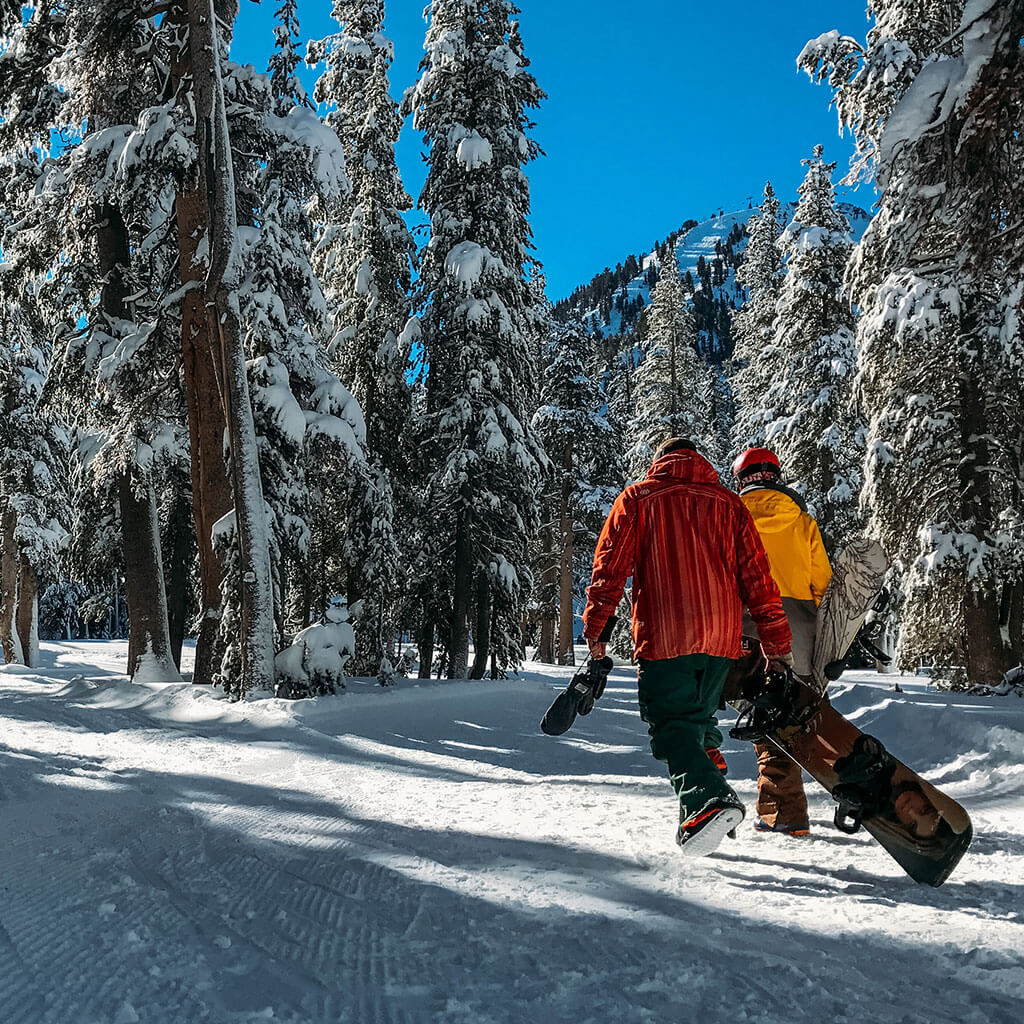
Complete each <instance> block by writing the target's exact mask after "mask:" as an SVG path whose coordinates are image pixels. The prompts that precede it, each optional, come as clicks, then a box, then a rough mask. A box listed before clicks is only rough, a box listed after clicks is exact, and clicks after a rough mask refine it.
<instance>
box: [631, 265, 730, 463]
mask: <svg viewBox="0 0 1024 1024" xmlns="http://www.w3.org/2000/svg"><path fill="white" fill-rule="evenodd" d="M696 345H697V336H696V330H695V328H694V322H693V314H692V313H691V311H690V310H689V308H688V307H687V304H686V297H685V294H684V292H683V286H682V283H681V282H680V280H679V268H678V265H677V263H676V256H675V250H674V249H673V248H671V247H670V248H669V249H668V251H667V253H666V255H665V258H664V260H663V262H662V266H661V274H660V277H659V279H658V286H657V288H656V289H655V291H654V296H653V301H652V302H651V305H650V307H648V316H647V336H646V340H645V341H644V345H643V359H642V361H641V363H640V365H639V366H638V367H637V369H636V370H635V371H634V374H633V402H634V406H633V412H632V417H631V421H630V425H629V427H628V428H627V432H626V437H627V443H628V451H627V455H626V458H627V462H628V465H629V475H630V478H631V479H633V480H639V479H641V478H642V477H643V476H644V474H645V473H646V472H647V468H648V467H649V466H650V464H651V459H652V457H653V455H654V452H655V450H656V449H657V447H658V445H659V444H661V442H662V441H664V440H665V439H666V438H669V437H683V438H688V439H690V440H692V441H694V443H695V444H696V445H697V447H698V448H703V449H705V450H706V449H707V447H708V442H709V440H711V437H712V433H713V432H712V430H711V409H710V405H709V398H710V391H711V374H710V371H709V369H708V366H707V364H706V363H705V362H704V360H703V359H702V358H701V357H700V356H699V355H698V354H697V349H696Z"/></svg>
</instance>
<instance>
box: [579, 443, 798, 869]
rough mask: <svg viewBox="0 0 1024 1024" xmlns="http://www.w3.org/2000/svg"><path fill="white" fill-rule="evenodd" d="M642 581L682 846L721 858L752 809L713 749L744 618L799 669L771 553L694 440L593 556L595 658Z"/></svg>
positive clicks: (654, 727)
mask: <svg viewBox="0 0 1024 1024" xmlns="http://www.w3.org/2000/svg"><path fill="white" fill-rule="evenodd" d="M630 576H632V577H633V623H632V625H633V646H634V653H635V657H636V658H637V660H638V663H639V670H638V691H639V703H640V714H641V717H642V718H643V720H644V721H645V722H646V723H647V727H648V732H649V734H650V737H651V752H652V754H653V755H654V757H655V758H657V759H658V760H659V761H663V762H665V763H666V764H667V765H668V771H669V777H670V779H671V782H672V787H673V789H674V790H675V792H676V795H677V797H678V798H679V829H678V831H677V833H676V841H677V842H678V843H679V845H680V846H682V847H683V849H684V851H685V852H687V853H691V854H696V855H702V854H705V853H710V852H711V851H712V850H713V849H714V848H715V847H716V846H717V845H718V843H719V842H720V841H721V839H722V837H723V836H724V835H725V834H726V833H727V832H729V831H731V830H732V829H733V828H734V827H735V826H736V825H738V824H739V823H740V822H741V821H742V820H743V817H744V813H745V811H744V807H743V804H742V802H741V801H740V799H739V797H738V796H737V795H736V793H735V791H734V790H733V789H732V787H731V786H730V785H729V784H728V783H727V782H726V781H725V778H724V776H723V773H722V772H721V771H719V770H718V768H717V767H716V766H715V765H714V764H713V763H712V761H711V760H710V759H709V757H708V754H707V753H706V752H705V748H706V747H717V745H718V743H717V742H716V741H715V738H716V736H717V738H718V740H720V737H721V734H720V733H717V728H716V722H715V714H716V712H717V710H718V705H719V700H720V697H721V693H722V685H723V683H724V682H725V678H726V675H727V674H728V671H729V667H730V665H731V663H732V661H733V659H736V658H739V657H740V656H741V655H742V647H741V632H742V628H741V624H742V616H743V607H744V606H746V607H747V608H748V609H749V610H750V614H751V615H752V616H753V618H754V621H755V623H756V624H757V630H758V635H759V637H760V639H761V643H762V646H763V648H764V651H765V653H766V655H767V656H768V658H769V659H770V660H773V661H778V662H781V663H784V664H786V665H791V664H792V655H791V654H790V643H791V639H790V632H789V624H788V622H787V620H786V614H785V612H784V611H783V609H782V602H781V599H780V597H779V589H778V587H777V586H776V585H775V582H774V580H773V579H772V575H771V571H770V569H769V566H768V559H767V557H766V555H765V552H764V547H763V546H762V544H761V541H760V539H759V537H758V535H757V530H756V529H755V528H754V523H753V520H752V519H751V518H750V513H749V512H748V511H747V510H746V508H745V507H744V505H743V502H742V501H740V499H739V496H738V495H736V494H733V493H732V492H731V491H729V490H727V489H726V488H725V487H722V486H721V485H720V484H719V482H718V474H717V473H716V472H715V469H714V467H713V466H712V465H711V464H710V463H709V462H708V461H707V460H706V459H704V458H703V457H702V456H700V455H699V454H698V453H697V451H696V448H695V447H694V445H693V444H692V443H691V442H690V441H686V440H683V439H682V438H670V439H669V440H667V441H665V442H664V443H663V444H662V445H661V446H660V447H659V449H658V451H657V452H656V453H655V456H654V461H653V462H652V464H651V468H650V470H649V471H648V474H647V477H646V478H645V479H644V480H641V481H640V482H639V483H636V484H633V485H632V486H630V487H627V488H626V490H625V491H623V492H622V494H620V495H619V496H618V498H617V499H616V500H615V504H614V505H613V506H612V510H611V512H610V514H609V515H608V519H607V521H606V522H605V524H604V528H603V529H602V531H601V536H600V538H599V539H598V542H597V548H596V550H595V552H594V568H593V573H592V576H591V582H590V586H589V587H588V588H587V606H586V608H585V610H584V612H583V634H584V636H585V637H586V638H587V642H588V644H589V646H590V652H591V655H592V656H593V657H595V658H603V657H604V655H605V646H606V645H605V644H603V643H601V642H600V641H599V640H598V638H599V637H600V636H601V632H602V630H603V629H604V627H605V625H606V623H607V622H608V619H609V618H610V617H611V616H612V615H613V614H614V612H615V610H616V609H617V608H618V605H619V601H620V600H621V598H622V592H623V589H624V587H625V584H626V580H627V579H628V578H629V577H630Z"/></svg>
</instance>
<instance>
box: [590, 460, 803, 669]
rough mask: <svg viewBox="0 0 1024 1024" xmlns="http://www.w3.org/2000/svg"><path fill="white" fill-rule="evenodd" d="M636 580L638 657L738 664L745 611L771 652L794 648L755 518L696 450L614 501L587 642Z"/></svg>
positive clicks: (664, 463)
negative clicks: (706, 658) (695, 657)
mask: <svg viewBox="0 0 1024 1024" xmlns="http://www.w3.org/2000/svg"><path fill="white" fill-rule="evenodd" d="M630 576H632V577H633V645H634V649H635V652H636V657H637V658H643V659H645V660H658V659H661V658H676V657H680V656H681V655H684V654H710V655H713V656H715V657H721V658H739V657H740V656H741V653H742V651H741V649H740V635H741V622H742V615H743V606H744V605H746V606H747V607H748V608H749V609H750V614H751V617H752V618H753V619H754V622H755V623H756V624H757V629H758V634H759V635H760V637H761V643H762V646H763V647H764V651H765V654H767V655H769V656H770V655H775V654H780V655H781V654H786V653H788V651H789V649H790V643H791V637H790V633H789V624H788V623H787V621H786V615H785V612H784V611H783V610H782V601H781V599H780V598H779V589H778V587H777V586H776V585H775V581H774V580H773V579H772V575H771V571H770V569H769V566H768V558H767V556H766V555H765V552H764V547H763V546H762V544H761V540H760V538H759V537H758V535H757V530H756V529H755V528H754V522H753V520H752V519H751V517H750V513H749V512H748V511H747V510H746V508H745V507H744V505H743V502H742V501H740V499H739V496H738V495H736V494H733V493H732V492H731V491H728V490H726V488H724V487H722V486H721V485H720V484H719V483H718V474H717V473H716V472H715V470H714V467H713V466H712V465H711V463H709V462H708V461H707V460H706V459H704V458H702V457H701V456H700V455H698V454H697V453H696V452H691V451H677V452H671V453H670V454H668V455H666V456H664V457H663V458H661V459H659V460H658V461H657V462H655V463H654V464H653V465H652V466H651V468H650V470H649V472H648V474H647V479H646V480H641V481H640V482H639V483H636V484H633V485H632V486H631V487H627V488H626V490H625V491H623V492H622V494H620V495H619V496H618V498H616V500H615V504H614V505H613V506H612V510H611V513H610V514H609V516H608V519H607V521H606V522H605V524H604V529H603V530H602V531H601V537H600V539H599V540H598V542H597V549H596V550H595V552H594V571H593V575H592V576H591V582H590V586H589V587H588V588H587V607H586V609H585V610H584V612H583V632H584V635H585V636H587V637H589V638H591V639H596V638H597V637H599V636H600V635H601V631H602V630H603V629H604V627H605V624H606V623H607V622H608V619H609V617H610V616H612V615H613V614H614V613H615V610H616V609H617V608H618V605H619V601H620V600H621V599H622V591H623V588H624V587H625V584H626V580H627V579H628V578H629V577H630Z"/></svg>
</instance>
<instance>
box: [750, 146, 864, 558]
mask: <svg viewBox="0 0 1024 1024" xmlns="http://www.w3.org/2000/svg"><path fill="white" fill-rule="evenodd" d="M804 164H805V166H806V167H807V175H806V177H805V179H804V182H803V184H802V185H801V186H800V189H799V192H800V201H799V203H798V204H797V208H796V212H795V214H794V216H793V220H792V222H791V223H790V224H789V225H788V226H787V227H786V230H785V231H784V232H783V235H782V238H781V240H780V241H781V246H782V251H783V254H784V256H785V261H786V276H785V279H784V281H783V282H782V286H781V289H780V292H779V299H778V303H777V306H776V316H775V323H774V325H773V331H774V337H773V339H772V344H771V348H770V349H769V351H768V352H767V353H765V354H764V355H763V356H762V358H761V363H762V364H763V365H762V366H761V372H762V373H764V374H766V375H767V378H768V380H767V383H766V385H765V390H764V399H763V408H765V409H768V410H771V415H772V417H773V418H772V420H771V422H770V423H768V424H767V427H766V431H765V442H766V443H767V444H768V446H769V447H771V448H772V449H773V450H774V451H775V453H776V454H777V455H778V456H779V459H780V461H781V462H782V467H783V473H784V475H785V477H786V478H787V479H790V480H792V481H793V482H794V486H795V487H796V489H797V490H799V491H800V492H801V493H803V494H804V495H805V496H806V498H807V501H808V506H809V508H810V511H811V513H812V514H813V515H814V516H815V517H816V518H817V520H818V524H819V526H820V527H821V531H822V535H823V537H824V538H825V543H826V546H827V547H829V548H830V549H831V550H834V551H838V549H839V547H841V546H842V545H843V544H844V543H845V541H846V540H848V539H849V537H850V536H851V535H852V533H853V532H854V531H855V530H856V529H857V528H858V526H859V519H858V513H857V497H858V495H859V493H860V484H861V478H860V469H859V465H860V462H861V459H862V449H861V444H862V435H863V425H862V423H861V421H860V419H859V417H858V416H857V414H856V412H855V410H854V408H853V403H852V382H853V374H854V368H855V363H856V352H855V346H854V327H855V322H854V314H853V311H852V309H851V307H850V302H849V299H848V298H847V296H846V294H845V290H844V287H843V275H844V274H845V272H846V266H847V263H848V262H849V258H850V252H851V250H852V249H853V242H852V240H851V238H850V224H849V221H847V219H846V217H845V216H844V215H843V213H842V212H841V211H840V210H839V209H838V208H837V206H836V201H835V192H834V189H833V187H832V174H833V172H834V170H835V166H836V165H835V164H834V163H832V164H828V163H825V161H824V160H823V159H822V147H821V146H817V147H815V150H814V157H813V158H812V159H810V160H805V161H804Z"/></svg>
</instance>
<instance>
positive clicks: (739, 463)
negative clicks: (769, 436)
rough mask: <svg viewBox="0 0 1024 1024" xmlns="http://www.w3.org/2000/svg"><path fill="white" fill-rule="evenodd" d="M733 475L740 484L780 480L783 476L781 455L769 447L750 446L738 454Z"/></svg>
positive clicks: (733, 467) (733, 466)
mask: <svg viewBox="0 0 1024 1024" xmlns="http://www.w3.org/2000/svg"><path fill="white" fill-rule="evenodd" d="M732 475H733V477H734V478H735V480H736V482H737V483H739V484H744V485H745V484H756V483H761V482H762V481H765V480H778V479H779V477H780V476H782V466H781V465H780V464H779V457H778V456H777V455H776V454H775V452H773V451H771V450H770V449H768V448H748V449H747V450H746V451H745V452H742V453H741V454H739V455H737V456H736V460H735V461H734V462H733V464H732Z"/></svg>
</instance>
